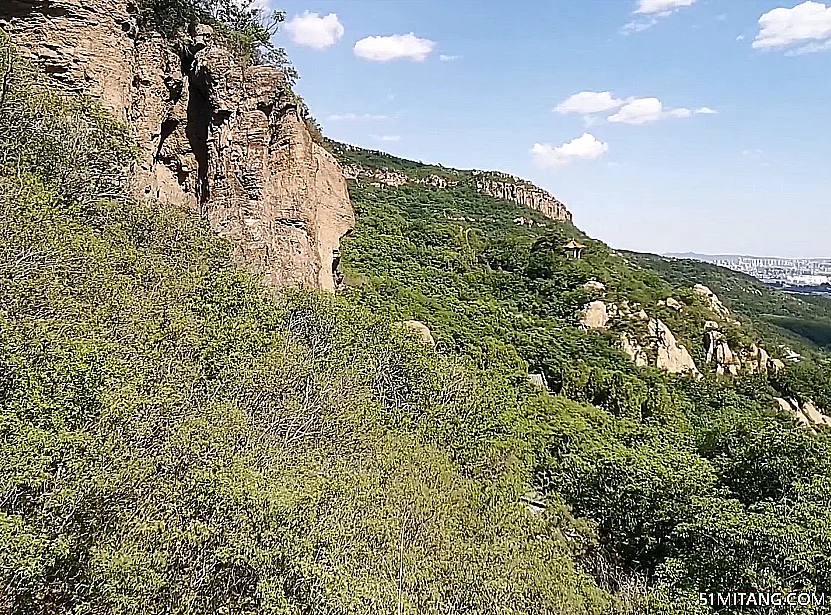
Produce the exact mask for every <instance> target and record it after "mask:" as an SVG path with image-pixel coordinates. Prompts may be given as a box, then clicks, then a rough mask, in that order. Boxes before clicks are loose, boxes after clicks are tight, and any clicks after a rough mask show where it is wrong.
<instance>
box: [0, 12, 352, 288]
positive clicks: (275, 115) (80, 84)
mask: <svg viewBox="0 0 831 615" xmlns="http://www.w3.org/2000/svg"><path fill="white" fill-rule="evenodd" d="M136 12H137V7H136V5H135V4H134V3H133V2H131V1H130V0H3V2H2V5H0V27H2V28H3V29H4V30H6V31H7V32H8V33H9V34H10V35H11V37H12V40H13V41H14V42H15V43H16V44H17V45H18V47H19V48H20V50H21V52H22V53H23V54H24V55H26V56H28V57H29V58H30V59H32V60H33V61H34V62H35V63H36V64H37V65H39V66H40V67H41V68H42V69H43V70H44V72H46V73H47V74H49V75H51V76H52V77H53V78H54V79H55V81H56V82H57V83H58V84H60V86H61V87H63V88H64V89H66V90H68V91H70V92H73V93H86V94H89V95H91V96H92V97H94V98H96V99H98V100H99V101H100V102H101V103H102V105H103V106H104V107H105V108H107V109H108V110H109V111H110V112H111V113H113V114H114V116H115V117H116V118H118V119H120V120H123V121H126V122H128V123H130V124H131V125H132V126H133V127H134V129H135V134H136V139H137V143H138V145H139V148H140V151H141V156H140V163H139V165H138V167H137V169H136V171H135V174H134V176H135V180H136V185H137V188H138V190H139V192H140V193H142V194H144V195H146V196H148V197H152V198H157V199H162V200H167V201H172V202H177V203H182V204H185V205H187V206H189V207H192V208H194V209H196V210H198V211H199V212H200V213H201V214H202V215H204V216H205V217H206V218H207V219H208V221H209V222H210V224H211V226H212V228H213V229H214V230H215V231H216V232H218V233H219V234H221V235H222V236H225V237H227V238H229V239H231V240H232V241H233V242H234V245H235V247H236V252H237V255H238V256H240V257H242V258H244V259H245V260H246V261H247V262H248V263H250V264H251V265H252V266H253V267H254V269H255V270H256V271H257V272H258V273H260V274H262V275H263V277H264V278H265V280H266V281H267V282H268V283H270V284H273V285H275V286H304V287H310V288H324V289H333V288H334V287H335V284H336V278H337V266H338V262H339V242H340V239H341V238H342V237H343V236H344V235H346V234H347V233H348V232H349V231H350V230H351V228H352V227H353V225H354V214H353V211H352V208H351V205H350V203H349V197H348V193H347V186H346V180H345V179H344V177H343V174H342V172H341V169H340V166H339V165H338V163H337V162H336V161H335V159H334V158H333V157H332V156H331V155H330V154H329V153H328V152H327V151H326V150H325V149H324V148H323V147H321V146H320V145H318V144H317V143H315V142H313V141H312V138H311V135H310V133H309V131H308V130H307V128H306V124H305V122H304V120H303V117H302V113H301V110H300V109H299V107H298V104H297V100H296V98H295V97H294V95H293V93H292V92H291V89H290V88H289V86H288V84H287V83H286V81H285V78H284V76H283V74H282V73H281V72H280V71H279V70H277V69H275V68H273V67H269V66H247V65H246V64H245V63H243V62H241V61H240V60H239V59H238V58H236V57H235V56H234V55H233V53H232V52H231V51H230V50H229V48H228V46H226V45H225V44H224V42H223V41H222V40H221V39H220V38H219V37H217V36H215V35H214V34H213V32H212V31H211V29H210V28H207V27H198V28H197V29H195V30H194V31H192V32H190V33H189V34H188V35H183V36H181V37H180V39H179V40H177V41H176V42H170V41H168V40H165V39H162V38H161V37H158V36H156V37H153V36H148V35H146V34H142V35H141V36H140V35H139V32H138V27H137V24H136Z"/></svg>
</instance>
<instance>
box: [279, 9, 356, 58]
mask: <svg viewBox="0 0 831 615" xmlns="http://www.w3.org/2000/svg"><path fill="white" fill-rule="evenodd" d="M286 31H287V32H288V33H289V36H291V40H293V41H294V42H295V43H297V44H298V45H303V46H304V47H311V48H312V49H327V48H328V47H331V46H332V45H334V44H335V43H337V42H338V41H339V40H340V39H341V38H343V32H344V29H343V24H341V22H340V20H338V16H337V15H336V14H335V13H329V14H328V15H326V16H325V17H321V16H320V15H319V14H318V13H310V12H309V11H306V12H305V13H303V14H302V15H295V16H294V17H293V18H292V20H291V21H290V22H288V23H287V24H286Z"/></svg>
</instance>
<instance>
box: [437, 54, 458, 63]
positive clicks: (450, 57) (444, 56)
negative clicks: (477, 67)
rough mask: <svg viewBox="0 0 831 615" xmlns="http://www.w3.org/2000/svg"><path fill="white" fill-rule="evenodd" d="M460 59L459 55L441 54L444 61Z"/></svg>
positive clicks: (440, 57)
mask: <svg viewBox="0 0 831 615" xmlns="http://www.w3.org/2000/svg"><path fill="white" fill-rule="evenodd" d="M458 59H459V56H446V55H444V54H441V55H440V56H439V60H441V61H442V62H455V61H456V60H458Z"/></svg>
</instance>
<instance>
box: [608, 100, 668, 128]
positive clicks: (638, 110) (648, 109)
mask: <svg viewBox="0 0 831 615" xmlns="http://www.w3.org/2000/svg"><path fill="white" fill-rule="evenodd" d="M663 117H664V104H663V103H662V102H661V101H660V100H658V99H657V98H636V99H635V100H633V101H631V102H628V103H626V104H625V105H623V107H621V108H620V110H619V111H618V112H617V113H615V114H614V115H610V116H609V117H608V118H606V119H608V120H609V121H610V122H612V123H619V124H646V123H648V122H657V121H658V120H660V119H661V118H663Z"/></svg>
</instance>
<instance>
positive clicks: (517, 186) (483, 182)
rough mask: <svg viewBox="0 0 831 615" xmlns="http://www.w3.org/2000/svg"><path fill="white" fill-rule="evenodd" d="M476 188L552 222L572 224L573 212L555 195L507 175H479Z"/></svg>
mask: <svg viewBox="0 0 831 615" xmlns="http://www.w3.org/2000/svg"><path fill="white" fill-rule="evenodd" d="M476 188H477V190H478V191H479V192H481V193H482V194H487V195H488V196H492V197H494V198H497V199H504V200H506V201H510V202H512V203H517V204H518V205H522V206H524V207H527V208H528V209H533V210H534V211H538V212H540V213H541V214H543V215H544V216H546V217H548V218H551V219H552V220H565V221H568V222H571V212H570V211H569V210H568V209H567V208H566V206H565V205H564V204H563V203H562V202H561V201H560V200H558V199H557V197H555V196H554V195H553V194H551V193H550V192H547V191H545V190H543V189H542V188H539V187H537V186H535V185H533V184H531V183H529V182H526V181H525V180H523V179H520V178H518V177H514V176H513V175H507V174H505V173H478V174H477V177H476Z"/></svg>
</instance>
